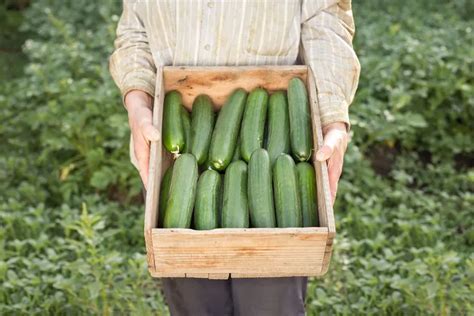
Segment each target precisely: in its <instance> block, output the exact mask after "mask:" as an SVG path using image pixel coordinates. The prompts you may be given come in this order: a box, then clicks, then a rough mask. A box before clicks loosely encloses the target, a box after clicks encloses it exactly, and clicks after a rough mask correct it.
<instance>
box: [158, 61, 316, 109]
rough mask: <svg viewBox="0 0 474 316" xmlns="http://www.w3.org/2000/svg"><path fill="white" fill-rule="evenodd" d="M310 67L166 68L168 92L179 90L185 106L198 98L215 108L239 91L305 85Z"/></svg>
mask: <svg viewBox="0 0 474 316" xmlns="http://www.w3.org/2000/svg"><path fill="white" fill-rule="evenodd" d="M306 75H307V66H296V65H293V66H258V67H256V66H248V67H165V68H164V81H165V90H166V91H170V90H178V91H180V92H181V94H182V95H183V104H184V105H185V106H186V107H187V108H188V109H191V104H192V102H193V100H194V98H195V97H196V96H198V95H199V94H202V93H204V94H207V95H209V96H210V97H211V99H212V101H213V103H214V104H215V105H216V108H219V107H220V106H222V105H223V104H224V102H225V101H226V100H227V98H228V96H229V95H230V94H231V93H232V91H234V90H235V89H236V88H243V89H245V90H247V91H250V90H252V89H254V88H256V87H264V88H265V89H267V90H269V91H270V92H272V91H276V90H282V89H284V90H286V88H287V87H288V81H289V80H290V79H291V78H293V77H300V78H301V79H303V80H304V81H306Z"/></svg>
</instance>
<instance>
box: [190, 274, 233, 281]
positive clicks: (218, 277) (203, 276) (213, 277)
mask: <svg viewBox="0 0 474 316" xmlns="http://www.w3.org/2000/svg"><path fill="white" fill-rule="evenodd" d="M186 277H187V278H197V279H209V280H227V279H228V278H229V277H230V275H229V273H186Z"/></svg>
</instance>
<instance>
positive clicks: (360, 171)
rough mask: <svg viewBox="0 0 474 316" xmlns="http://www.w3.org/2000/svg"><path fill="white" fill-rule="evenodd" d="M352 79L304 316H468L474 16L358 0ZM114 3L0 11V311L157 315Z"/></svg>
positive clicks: (453, 6) (40, 4)
mask: <svg viewBox="0 0 474 316" xmlns="http://www.w3.org/2000/svg"><path fill="white" fill-rule="evenodd" d="M353 7H354V15H355V19H356V24H357V35H356V39H355V46H356V49H357V52H358V55H359V57H360V61H361V64H362V76H361V80H360V86H359V90H358V94H357V96H356V100H355V102H354V104H353V105H352V107H351V120H352V124H353V127H352V134H353V138H352V143H351V145H350V148H349V150H348V153H347V157H346V161H345V170H344V175H343V179H342V180H341V183H340V188H339V194H338V201H337V203H336V205H335V211H336V217H337V230H338V234H337V238H336V242H335V247H334V249H335V251H334V254H333V260H332V263H331V268H330V271H329V273H328V274H327V275H326V276H325V277H324V278H322V279H313V280H311V282H310V286H309V289H308V299H307V304H308V314H309V315H336V314H337V315H349V314H351V315H367V314H369V315H427V314H432V315H469V314H470V315H472V314H473V313H474V300H473V297H474V296H473V293H474V255H473V250H474V230H473V227H474V219H473V218H474V216H473V215H474V214H473V210H474V196H473V191H474V190H473V189H474V169H473V165H474V142H473V141H472V138H473V126H474V124H473V123H472V122H473V121H474V88H473V87H474V82H473V79H474V45H473V43H474V37H473V31H474V30H473V26H472V16H473V15H474V5H473V2H472V1H468V0H457V1H429V0H421V1H405V0H400V1H388V0H370V1H369V0H367V1H359V0H354V1H353ZM120 10H121V4H120V1H115V0H104V1H100V2H96V1H85V0H83V1H67V2H62V1H54V0H35V1H28V0H6V1H5V0H4V1H3V2H2V3H1V4H0V25H1V28H0V80H1V81H0V122H1V123H0V137H1V141H0V192H1V193H0V282H1V284H2V286H1V287H0V313H1V314H2V315H27V314H28V315H36V314H61V315H62V314H73V315H76V314H103V315H110V314H117V313H118V314H123V313H126V314H134V315H149V314H159V315H165V314H167V309H166V307H165V305H164V303H163V298H162V296H161V295H160V293H159V281H156V280H153V279H151V278H150V277H149V275H148V273H147V271H146V263H145V261H146V260H145V255H144V250H145V249H144V241H143V232H142V227H143V204H142V203H143V201H142V198H141V193H140V180H139V178H138V174H137V173H136V172H135V171H134V169H133V167H132V166H131V165H130V163H129V161H128V135H129V130H128V126H127V119H126V113H125V111H124V109H123V108H122V105H121V101H120V96H119V93H118V90H117V89H116V87H115V86H114V84H113V82H112V80H111V78H110V76H109V73H108V70H107V59H108V56H109V54H110V53H111V50H112V48H113V46H112V43H113V40H114V35H115V27H116V24H117V21H118V18H119V14H120Z"/></svg>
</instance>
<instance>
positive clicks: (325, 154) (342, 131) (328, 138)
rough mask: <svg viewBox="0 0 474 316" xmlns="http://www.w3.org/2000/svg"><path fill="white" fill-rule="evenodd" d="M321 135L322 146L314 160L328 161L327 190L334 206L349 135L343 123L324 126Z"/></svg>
mask: <svg viewBox="0 0 474 316" xmlns="http://www.w3.org/2000/svg"><path fill="white" fill-rule="evenodd" d="M323 135H324V144H323V146H322V147H321V148H320V149H319V150H318V152H317V153H316V159H317V160H318V161H326V160H327V161H328V173H329V188H330V190H331V197H332V204H334V201H335V200H336V193H337V184H338V182H339V178H340V176H341V173H342V165H343V163H344V153H345V152H346V148H347V143H348V142H349V135H348V133H347V129H346V125H345V123H342V122H336V123H331V124H328V125H326V126H325V127H324V128H323Z"/></svg>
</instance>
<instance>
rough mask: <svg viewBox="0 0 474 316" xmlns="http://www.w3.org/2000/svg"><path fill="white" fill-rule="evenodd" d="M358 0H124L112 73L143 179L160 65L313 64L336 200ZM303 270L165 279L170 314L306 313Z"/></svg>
mask: <svg viewBox="0 0 474 316" xmlns="http://www.w3.org/2000/svg"><path fill="white" fill-rule="evenodd" d="M354 31H355V28H354V20H353V17H352V8H351V0H243V1H242V0H194V1H182V0H177V1H171V0H169V1H164V0H162V1H160V0H156V1H150V0H124V2H123V13H122V16H121V18H120V21H119V23H118V27H117V38H116V40H115V50H114V52H113V53H112V55H111V57H110V64H109V66H110V67H109V68H110V72H111V74H112V77H113V79H114V81H115V82H116V84H117V85H118V87H119V89H120V91H121V94H122V96H123V102H124V105H125V108H126V110H127V111H128V118H129V125H130V129H131V142H130V145H131V159H132V163H133V164H134V165H135V166H136V167H137V169H138V171H139V173H140V176H141V179H142V181H143V183H144V184H145V186H146V183H147V174H148V160H149V152H150V142H151V141H157V140H158V139H159V137H160V135H159V132H158V130H157V129H156V128H155V127H154V126H153V125H152V105H153V96H155V95H159V94H160V93H163V91H159V90H157V89H160V87H156V86H155V80H156V73H157V71H161V67H163V66H166V65H174V66H244V65H291V64H296V63H299V62H302V63H304V64H307V65H309V67H310V69H311V71H312V75H313V76H314V79H315V85H316V91H317V94H318V96H317V99H318V105H319V108H320V113H321V121H322V125H323V134H324V145H323V146H322V147H321V148H320V149H319V150H318V152H317V153H316V159H318V160H319V161H327V164H328V170H329V182H330V190H331V194H332V199H333V202H334V199H335V198H336V192H337V183H338V180H339V177H340V175H341V172H342V166H343V158H344V153H345V150H346V147H347V143H348V139H349V137H348V131H349V129H350V122H349V114H348V108H349V105H350V104H351V102H352V100H353V98H354V94H355V91H356V88H357V85H358V80H359V73H360V65H359V62H358V59H357V56H356V54H355V52H354V50H353V47H352V39H353V36H354ZM306 282H307V280H306V278H301V277H294V278H266V279H229V280H204V279H182V278H170V279H168V278H167V279H162V285H163V290H164V293H165V298H166V301H167V304H168V306H169V308H170V312H171V314H172V315H272V316H276V315H304V314H305V309H304V299H305V296H306Z"/></svg>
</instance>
